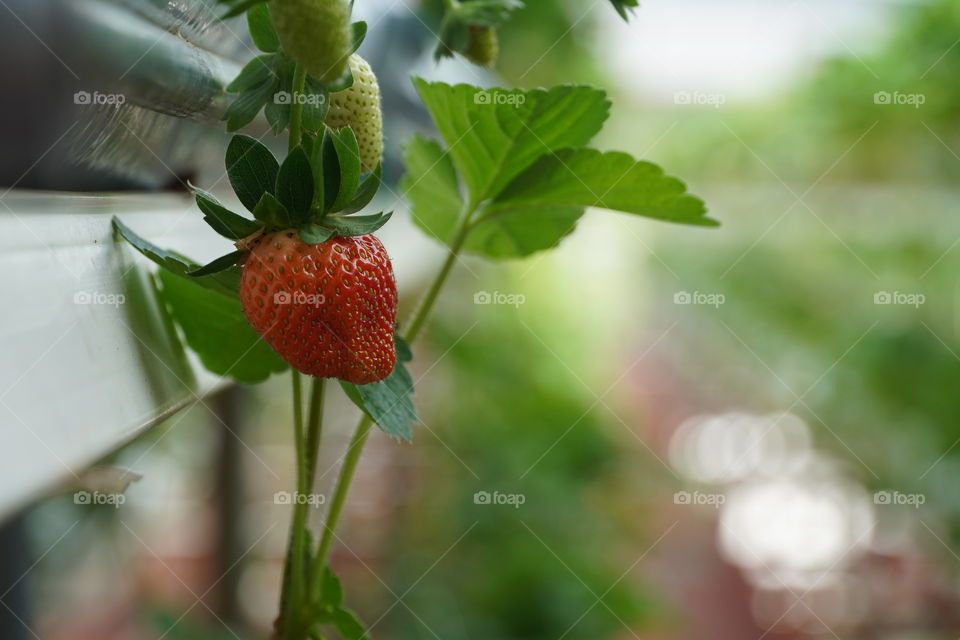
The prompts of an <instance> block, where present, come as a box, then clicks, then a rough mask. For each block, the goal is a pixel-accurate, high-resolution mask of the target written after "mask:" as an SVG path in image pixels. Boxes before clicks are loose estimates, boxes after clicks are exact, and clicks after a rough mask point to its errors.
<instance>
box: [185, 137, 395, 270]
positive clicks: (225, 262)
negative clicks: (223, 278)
mask: <svg viewBox="0 0 960 640" xmlns="http://www.w3.org/2000/svg"><path fill="white" fill-rule="evenodd" d="M226 168H227V176H228V178H229V179H230V185H231V186H232V187H233V190H234V192H235V193H236V195H237V198H238V199H239V200H240V202H241V204H243V206H244V207H245V208H246V209H247V210H248V211H249V212H250V213H251V214H252V215H253V219H250V218H248V217H246V216H244V215H241V214H238V213H235V212H233V211H231V210H230V209H228V208H226V207H225V206H224V205H223V204H221V203H220V202H219V201H218V200H217V199H216V198H215V197H214V196H213V195H212V194H210V193H208V192H206V191H204V190H202V189H199V188H197V187H195V186H193V185H190V188H191V189H192V190H193V193H194V196H195V198H196V201H197V206H198V207H199V208H200V210H201V212H203V214H204V221H206V222H207V224H209V225H210V227H211V228H212V229H213V230H214V231H216V232H217V233H219V234H220V235H222V236H224V237H226V238H228V239H230V240H233V241H234V246H235V247H236V249H237V250H236V251H234V252H232V253H229V254H227V255H225V256H221V257H220V258H217V259H216V260H214V261H213V262H211V263H209V264H207V265H205V266H203V267H201V268H200V269H197V270H195V271H194V272H191V273H190V275H209V274H211V273H216V272H217V271H220V270H224V269H228V268H230V267H232V266H233V265H235V264H238V263H241V262H242V261H243V259H244V257H245V255H246V253H247V252H249V251H250V249H251V248H252V247H253V246H255V245H256V243H257V241H258V240H259V238H261V237H262V236H263V235H264V234H267V233H273V232H276V231H287V230H294V231H296V233H297V236H298V237H299V238H300V240H302V241H303V242H305V243H307V244H310V245H316V244H321V243H323V242H327V241H328V240H330V239H332V238H335V237H352V236H363V235H367V234H370V233H373V232H374V231H376V230H378V229H379V228H380V227H382V226H383V225H384V224H386V222H387V221H388V220H389V219H390V217H391V216H392V212H380V213H376V214H370V215H353V214H355V213H357V212H359V211H361V210H363V209H364V208H365V207H366V206H367V205H368V204H369V203H370V202H371V201H372V200H373V197H374V196H375V195H376V194H377V191H378V190H379V188H380V184H381V178H382V167H381V165H379V164H378V165H377V166H376V167H375V168H374V170H373V171H371V172H369V173H366V174H363V173H361V166H360V150H359V146H358V143H357V138H356V136H355V135H354V133H353V129H352V128H350V127H345V128H343V129H340V130H333V129H330V128H327V127H324V130H323V133H322V135H313V134H310V133H306V134H305V135H304V136H303V138H302V140H301V142H300V144H299V145H298V146H297V147H295V148H294V149H293V150H291V152H290V153H289V154H288V155H287V157H286V158H285V159H284V160H283V163H280V162H278V161H277V159H276V158H275V157H274V155H273V154H272V153H271V152H270V150H269V149H268V148H267V147H266V146H264V145H263V144H261V143H260V142H259V141H257V140H255V139H254V138H251V137H250V136H246V135H236V136H234V137H233V139H232V140H231V141H230V144H229V145H228V146H227V155H226Z"/></svg>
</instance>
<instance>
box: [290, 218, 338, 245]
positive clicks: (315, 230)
mask: <svg viewBox="0 0 960 640" xmlns="http://www.w3.org/2000/svg"><path fill="white" fill-rule="evenodd" d="M297 231H298V233H299V235H300V240H302V241H303V242H306V243H307V244H323V243H324V242H326V241H327V240H329V239H330V238H332V237H333V236H335V235H336V232H335V231H334V230H333V229H331V228H329V227H325V226H322V225H319V224H314V223H312V222H307V223H304V224H302V225H300V226H299V227H298V229H297Z"/></svg>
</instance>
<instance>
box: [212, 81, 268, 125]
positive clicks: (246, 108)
mask: <svg viewBox="0 0 960 640" xmlns="http://www.w3.org/2000/svg"><path fill="white" fill-rule="evenodd" d="M275 91H276V80H274V81H270V80H267V81H265V82H263V83H262V84H259V85H257V86H256V87H254V88H252V89H248V90H246V91H244V92H243V93H241V94H240V95H238V96H237V98H236V100H234V101H233V102H232V103H231V104H230V106H229V107H227V110H226V112H225V113H224V114H223V119H224V120H225V121H226V123H227V131H230V132H232V131H237V130H238V129H241V128H243V127H245V126H246V125H248V124H250V123H251V122H253V119H254V118H256V117H257V114H258V113H260V110H261V109H263V108H264V107H265V106H266V105H268V104H270V101H271V99H272V98H273V95H274V93H275Z"/></svg>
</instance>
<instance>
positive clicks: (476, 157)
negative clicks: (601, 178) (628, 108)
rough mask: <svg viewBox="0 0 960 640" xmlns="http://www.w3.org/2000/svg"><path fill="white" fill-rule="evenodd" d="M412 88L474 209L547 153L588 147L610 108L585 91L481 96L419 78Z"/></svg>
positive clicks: (556, 89)
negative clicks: (446, 149) (445, 146)
mask: <svg viewBox="0 0 960 640" xmlns="http://www.w3.org/2000/svg"><path fill="white" fill-rule="evenodd" d="M414 84H415V86H416V88H417V90H418V91H419V93H420V96H421V97H422V98H423V101H424V103H425V104H426V105H427V108H428V109H429V110H430V114H431V116H432V117H433V121H434V124H436V126H437V130H438V131H439V132H440V135H441V136H442V137H443V139H444V141H446V143H447V147H448V149H449V154H450V157H451V159H452V160H453V164H454V166H456V168H457V170H458V172H459V174H460V176H461V177H462V178H463V180H464V182H465V183H466V185H467V187H468V188H469V191H470V199H471V201H472V202H474V203H479V202H482V201H484V200H486V199H488V198H491V197H493V196H495V195H497V193H499V192H500V190H502V189H503V187H505V186H506V185H507V184H508V183H509V182H510V181H512V180H513V179H514V178H515V177H516V176H517V175H519V174H520V172H522V171H523V170H524V169H526V168H527V167H529V166H530V165H531V164H533V163H534V162H535V161H536V160H537V159H538V158H539V157H540V156H542V155H544V154H545V153H549V152H551V151H557V150H559V149H563V148H567V147H580V146H583V145H585V144H586V143H587V142H589V141H590V139H591V138H593V136H594V135H595V134H596V133H597V132H598V131H600V128H601V127H602V126H603V123H604V121H605V120H606V119H607V115H608V111H609V108H610V102H609V101H608V100H607V97H606V94H605V93H604V92H603V91H600V90H597V89H594V88H592V87H586V86H574V85H562V86H559V87H554V88H552V89H547V90H545V89H535V90H532V91H519V90H514V91H506V90H503V89H489V90H483V89H479V88H477V87H472V86H469V85H465V84H461V85H457V86H450V85H448V84H444V83H442V82H433V83H430V82H426V81H425V80H422V79H419V78H417V79H415V80H414Z"/></svg>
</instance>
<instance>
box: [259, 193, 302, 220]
mask: <svg viewBox="0 0 960 640" xmlns="http://www.w3.org/2000/svg"><path fill="white" fill-rule="evenodd" d="M253 216H254V217H255V218H256V219H257V220H259V221H260V222H262V223H263V224H265V225H267V226H268V227H274V228H278V229H286V228H288V227H291V226H293V216H292V215H291V214H290V212H289V211H287V208H286V207H285V206H283V203H282V202H280V201H279V200H277V197H276V196H275V195H273V194H272V193H270V192H269V191H267V192H264V194H263V195H262V196H260V201H259V202H258V203H257V206H256V207H254V208H253Z"/></svg>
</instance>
